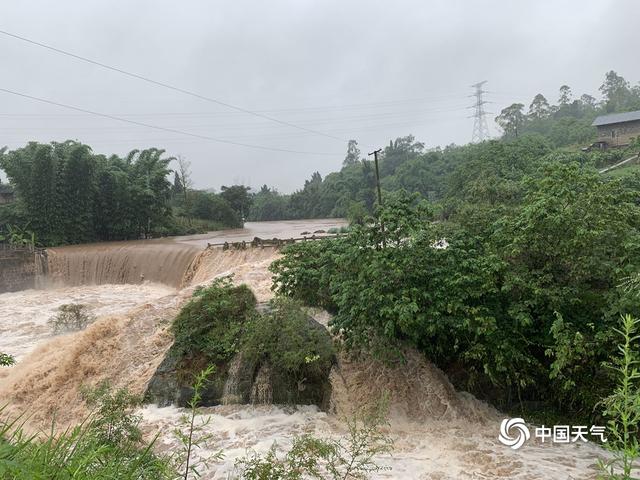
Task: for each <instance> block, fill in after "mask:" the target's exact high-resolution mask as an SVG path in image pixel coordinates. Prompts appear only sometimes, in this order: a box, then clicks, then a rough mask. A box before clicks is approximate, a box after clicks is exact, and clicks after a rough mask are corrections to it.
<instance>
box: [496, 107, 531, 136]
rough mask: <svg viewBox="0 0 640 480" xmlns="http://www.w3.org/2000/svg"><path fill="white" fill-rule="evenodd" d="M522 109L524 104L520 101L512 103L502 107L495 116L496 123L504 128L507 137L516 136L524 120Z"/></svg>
mask: <svg viewBox="0 0 640 480" xmlns="http://www.w3.org/2000/svg"><path fill="white" fill-rule="evenodd" d="M523 109H524V105H523V104H522V103H514V104H512V105H509V106H508V107H506V108H503V109H502V111H501V112H500V115H498V116H497V117H496V123H497V124H498V125H500V128H502V130H504V133H505V135H506V136H507V137H517V136H518V131H519V129H520V128H521V127H522V124H523V123H524V120H525V116H524V113H523V112H522V110H523Z"/></svg>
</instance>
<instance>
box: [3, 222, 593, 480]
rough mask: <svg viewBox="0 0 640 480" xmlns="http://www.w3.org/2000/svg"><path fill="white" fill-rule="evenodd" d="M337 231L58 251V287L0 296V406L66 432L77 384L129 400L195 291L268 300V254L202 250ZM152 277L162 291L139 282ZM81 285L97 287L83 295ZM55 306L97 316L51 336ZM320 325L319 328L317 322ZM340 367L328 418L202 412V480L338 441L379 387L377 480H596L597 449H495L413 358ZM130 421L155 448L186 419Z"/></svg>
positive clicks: (278, 410)
mask: <svg viewBox="0 0 640 480" xmlns="http://www.w3.org/2000/svg"><path fill="white" fill-rule="evenodd" d="M342 224H343V222H341V221H333V220H317V221H291V222H259V223H248V224H247V225H246V228H244V229H238V230H230V231H221V232H212V233H210V234H207V235H194V236H188V237H180V238H171V239H158V240H151V241H145V242H117V243H112V244H100V245H88V246H76V247H63V248H58V249H55V252H54V253H55V254H54V255H52V256H51V258H50V265H49V267H50V271H51V274H52V277H53V278H54V279H55V280H57V282H55V281H52V282H50V285H58V286H52V287H51V288H49V289H46V290H38V291H36V290H28V291H23V292H16V293H7V294H3V295H0V351H5V352H7V353H11V354H13V355H15V356H16V358H17V359H18V361H19V362H18V365H16V366H14V367H10V368H6V369H1V370H0V404H3V403H5V402H8V403H9V404H10V406H11V407H12V408H13V410H10V411H11V412H12V413H18V412H23V411H28V412H33V413H34V419H35V420H38V421H42V422H44V423H45V424H47V423H48V422H49V420H50V418H51V416H52V415H53V414H54V413H55V414H56V418H60V420H61V421H67V422H75V421H77V420H78V419H80V418H82V415H83V414H84V411H83V407H82V402H81V401H80V400H79V398H78V393H77V391H78V387H79V385H80V384H81V383H86V382H97V381H99V380H103V379H108V380H110V381H111V382H112V383H113V384H114V385H117V386H128V387H129V388H131V389H132V390H133V391H134V392H137V393H140V392H141V391H143V390H144V386H145V382H146V381H148V378H150V375H151V374H152V373H153V371H154V370H155V368H156V367H157V365H158V363H159V361H160V360H161V359H162V356H163V354H164V352H166V350H167V348H168V347H169V345H170V344H171V337H170V335H168V334H167V326H168V325H169V324H170V321H171V319H172V318H173V317H174V316H175V314H176V312H177V311H178V309H179V308H180V305H182V304H184V302H185V301H187V300H188V299H189V297H190V295H191V292H192V289H193V286H194V285H197V284H203V283H207V282H208V281H210V280H211V279H212V278H214V277H216V276H219V275H227V274H234V278H235V281H237V282H243V283H246V284H248V285H249V286H250V287H251V288H252V289H253V291H254V292H255V293H256V296H257V297H258V298H259V299H260V300H266V299H268V298H269V297H270V296H271V291H270V284H271V281H270V274H269V271H268V266H269V264H270V263H271V262H272V261H273V259H275V258H277V257H278V253H277V251H275V250H273V249H268V248H265V249H248V250H246V251H227V252H222V251H221V250H220V249H209V250H207V251H205V252H204V253H200V252H202V250H203V248H204V247H205V246H206V244H207V243H218V242H222V241H241V240H251V239H253V237H255V236H258V237H261V238H273V237H279V238H290V237H299V236H300V235H301V234H302V232H305V231H307V232H311V233H313V232H314V231H317V230H328V229H329V228H331V227H337V226H340V225H342ZM140 275H144V276H145V280H144V281H142V279H141V278H139V277H140ZM150 277H152V278H150ZM151 279H155V280H161V281H163V282H165V284H164V285H161V284H158V283H150V282H149V280H151ZM60 282H62V283H66V284H67V285H66V286H60ZM87 282H88V283H95V284H93V285H83V283H87ZM105 282H117V283H121V284H112V283H105ZM122 282H133V283H135V284H126V283H122ZM100 283H102V284H100ZM69 285H71V286H69ZM64 303H83V304H86V305H88V306H89V308H90V309H91V310H92V312H93V313H94V314H96V315H97V316H98V317H100V318H99V319H98V320H97V321H96V322H95V323H94V324H93V325H91V326H90V327H88V328H87V329H86V330H85V331H83V332H79V333H76V334H70V335H62V336H58V337H55V338H52V335H51V333H50V328H49V327H48V325H47V321H48V320H49V318H50V317H51V316H52V315H54V314H55V312H56V310H57V308H58V307H59V306H60V305H61V304H64ZM321 317H322V318H321V319H323V320H326V315H321ZM340 365H341V367H340V369H336V370H335V371H334V372H332V377H331V381H332V387H333V393H332V411H331V413H325V412H321V411H319V410H318V409H317V408H315V407H312V406H301V407H287V408H285V407H281V406H266V405H264V406H248V405H225V406H219V407H212V408H207V409H204V410H203V412H202V414H201V415H199V418H198V419H199V420H201V421H208V422H209V423H208V424H207V427H206V430H207V433H210V434H211V435H212V438H211V441H210V442H209V445H208V446H207V447H205V448H203V449H198V450H197V451H196V455H197V456H198V457H199V458H206V457H207V456H209V455H210V454H211V453H212V452H217V451H218V450H220V449H223V450H224V453H225V458H224V460H222V461H221V462H217V463H211V464H210V465H209V466H208V467H206V469H205V470H204V472H205V475H204V478H216V479H223V478H227V477H228V475H229V473H230V472H232V471H233V468H234V464H235V462H236V459H237V458H240V457H243V456H245V455H247V454H248V453H250V452H251V451H257V452H260V453H264V452H266V451H267V450H268V449H269V447H270V446H271V445H272V444H273V443H274V442H277V443H278V445H280V446H281V447H282V448H286V447H288V446H289V445H290V444H291V441H292V438H293V437H294V436H295V435H301V434H305V433H311V434H316V435H319V436H329V437H337V436H340V435H342V434H344V433H345V432H344V422H343V421H342V418H343V417H342V415H344V414H348V409H349V408H351V407H352V406H353V405H356V404H358V403H360V402H361V401H363V400H369V399H371V398H375V397H376V396H378V395H380V394H381V393H382V392H385V391H388V392H390V393H391V395H392V401H391V410H390V422H391V425H390V427H389V428H388V429H387V432H388V433H389V435H390V436H391V437H392V438H393V439H394V441H395V448H394V451H393V453H392V454H390V455H386V456H383V457H381V458H379V459H378V461H379V462H380V464H382V465H385V466H388V467H390V470H388V471H384V472H380V473H379V474H377V475H376V476H375V478H394V479H413V478H415V479H425V480H426V479H431V480H454V479H505V480H506V479H521V480H525V479H527V480H534V479H554V480H566V479H589V478H596V471H595V469H594V464H595V461H596V459H597V457H598V456H600V455H602V451H601V450H600V449H598V448H597V447H596V446H595V445H593V444H571V445H564V446H560V445H551V444H548V443H547V444H546V445H543V444H540V443H533V442H532V443H528V444H526V445H525V446H524V447H522V449H520V450H518V451H513V450H511V449H509V448H508V447H506V446H504V445H501V444H500V443H499V442H498V441H497V436H498V430H499V425H500V420H501V418H502V416H501V415H500V414H498V413H497V412H495V411H493V410H492V409H491V408H489V407H488V406H486V405H484V404H482V403H481V402H478V401H477V400H475V399H473V398H471V397H470V396H468V395H464V394H460V393H458V392H455V391H454V390H453V388H452V387H451V385H450V384H449V382H448V380H447V379H446V378H445V377H444V376H443V375H442V373H441V372H439V371H438V370H437V369H435V368H434V367H433V366H432V365H430V364H429V363H428V362H427V361H425V359H424V358H422V357H420V356H419V355H413V356H412V357H410V361H409V363H408V364H407V365H404V366H402V367H401V368H396V369H393V368H385V367H383V366H381V365H377V364H375V363H373V362H371V361H361V362H357V361H349V360H348V359H346V358H341V361H340ZM140 413H141V415H142V416H143V428H144V431H145V433H146V434H148V435H154V434H155V433H158V432H159V434H160V436H159V439H158V444H157V447H158V449H159V450H161V451H170V450H173V449H175V448H176V447H177V446H178V444H179V442H178V440H177V439H176V437H175V434H174V433H172V432H173V430H174V429H175V428H180V425H181V423H180V418H181V416H182V414H183V413H184V411H182V410H181V409H178V408H174V407H167V408H158V407H156V406H153V405H149V406H146V407H145V408H143V409H141V410H140Z"/></svg>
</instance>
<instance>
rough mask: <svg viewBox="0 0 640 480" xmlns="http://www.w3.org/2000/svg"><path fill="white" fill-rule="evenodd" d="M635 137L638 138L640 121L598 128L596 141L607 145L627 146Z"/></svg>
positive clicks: (639, 135)
mask: <svg viewBox="0 0 640 480" xmlns="http://www.w3.org/2000/svg"><path fill="white" fill-rule="evenodd" d="M636 137H640V120H636V121H633V122H624V123H613V124H611V125H602V126H599V127H598V141H599V142H606V143H607V144H608V145H612V146H617V145H628V144H629V143H631V141H632V140H633V139H634V138H636Z"/></svg>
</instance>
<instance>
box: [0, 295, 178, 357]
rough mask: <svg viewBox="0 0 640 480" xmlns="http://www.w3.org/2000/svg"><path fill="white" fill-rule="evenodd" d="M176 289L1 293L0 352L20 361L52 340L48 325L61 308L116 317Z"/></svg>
mask: <svg viewBox="0 0 640 480" xmlns="http://www.w3.org/2000/svg"><path fill="white" fill-rule="evenodd" d="M174 291H175V290H174V289H172V288H170V287H167V286H164V285H159V284H152V283H145V284H142V285H93V286H77V287H61V288H53V289H47V290H24V291H21V292H12V293H3V294H0V352H3V353H9V354H11V355H13V356H14V357H15V358H16V360H18V361H20V360H21V359H22V358H24V357H25V356H26V355H27V354H28V353H29V352H31V351H32V350H33V349H34V348H35V347H36V346H37V345H38V344H40V343H41V342H43V341H45V340H47V339H49V338H51V337H52V336H53V335H52V332H51V327H50V326H49V325H48V324H47V322H48V320H49V319H50V318H51V317H53V316H54V315H55V314H56V313H57V310H58V308H59V307H60V306H61V305H64V304H68V303H81V304H83V305H87V307H88V308H89V311H90V313H92V314H94V315H95V316H96V317H101V316H104V315H119V314H123V313H125V312H128V311H129V310H131V309H132V308H134V307H136V306H138V305H141V304H144V303H147V302H150V301H153V300H155V299H158V298H160V297H163V296H165V295H169V294H170V293H172V292H174Z"/></svg>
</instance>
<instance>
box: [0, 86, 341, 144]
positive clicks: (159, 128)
mask: <svg viewBox="0 0 640 480" xmlns="http://www.w3.org/2000/svg"><path fill="white" fill-rule="evenodd" d="M0 92H5V93H9V94H11V95H16V96H19V97H23V98H28V99H30V100H35V101H37V102H41V103H47V104H49V105H55V106H57V107H62V108H67V109H69V110H75V111H77V112H82V113H87V114H89V115H94V116H97V117H102V118H108V119H111V120H117V121H119V122H125V123H130V124H132V125H137V126H139V127H146V128H152V129H154V130H160V131H164V132H169V133H177V134H179V135H186V136H189V137H194V138H200V139H202V140H210V141H212V142H218V143H226V144H229V145H236V146H240V147H248V148H255V149H259V150H270V151H273V152H285V153H297V154H303V155H327V156H336V155H339V154H336V153H320V152H305V151H298V150H289V149H285V148H276V147H267V146H263V145H252V144H249V143H241V142H234V141H231V140H223V139H220V138H215V137H210V136H207V135H200V134H197V133H192V132H185V131H183V130H177V129H174V128H165V127H159V126H157V125H151V124H148V123H143V122H138V121H136V120H128V119H126V118H122V117H117V116H115V115H109V114H108V113H100V112H94V111H92V110H86V109H84V108H80V107H74V106H73V105H67V104H64V103H59V102H54V101H53V100H47V99H46V98H39V97H34V96H32V95H28V94H26V93H20V92H15V91H13V90H8V89H6V88H0Z"/></svg>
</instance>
